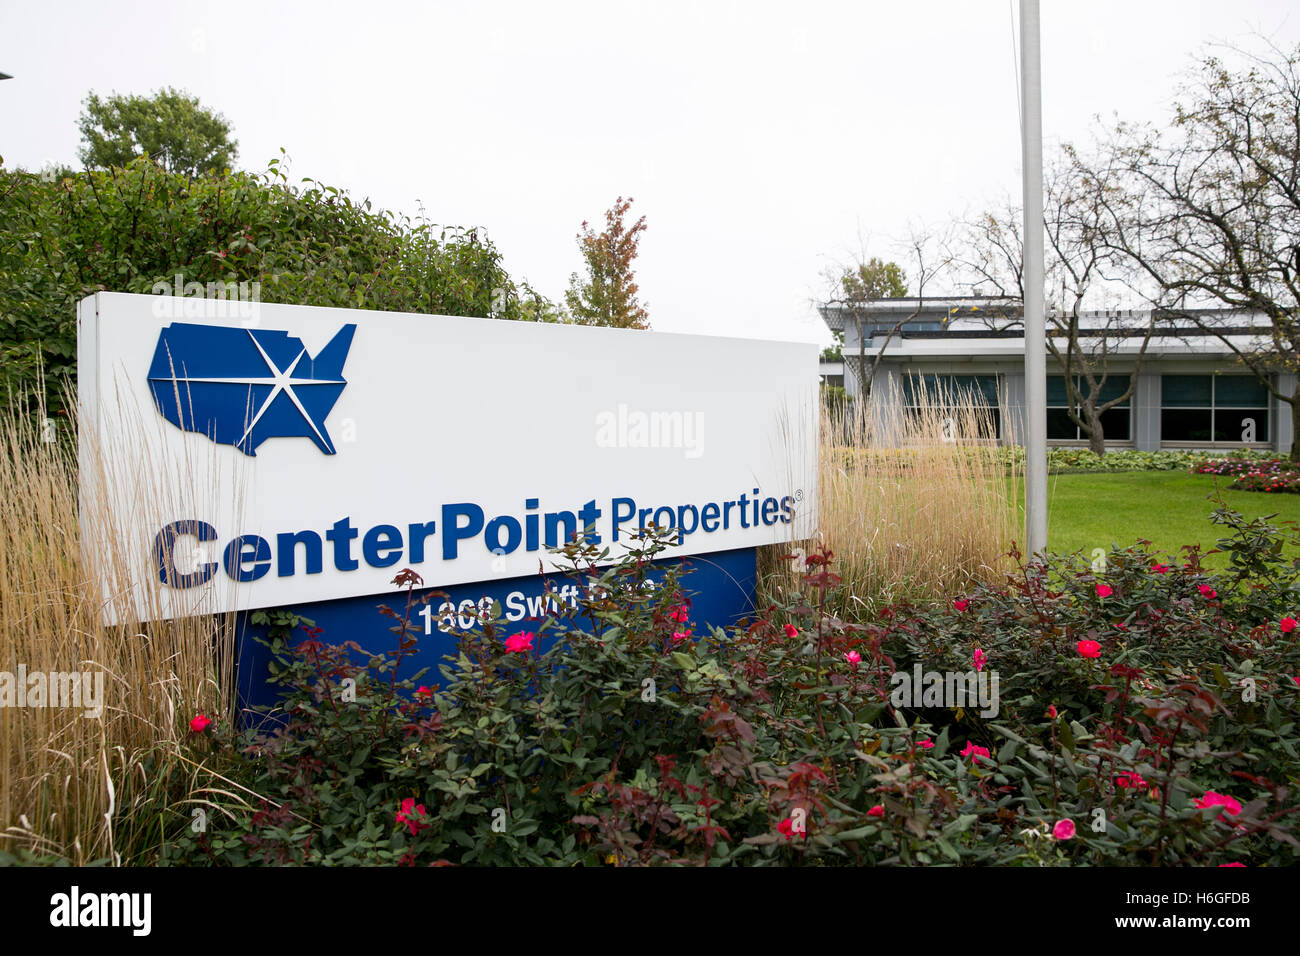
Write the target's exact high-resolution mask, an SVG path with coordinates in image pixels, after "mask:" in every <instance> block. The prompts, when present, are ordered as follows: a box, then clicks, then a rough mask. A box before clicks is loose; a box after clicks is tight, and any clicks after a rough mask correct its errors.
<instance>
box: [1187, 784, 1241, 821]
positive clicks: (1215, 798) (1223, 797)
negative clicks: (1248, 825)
mask: <svg viewBox="0 0 1300 956" xmlns="http://www.w3.org/2000/svg"><path fill="white" fill-rule="evenodd" d="M1192 805H1193V806H1197V807H1202V808H1204V807H1223V809H1222V810H1221V811H1220V812H1219V819H1220V820H1226V819H1227V817H1225V816H1224V814H1225V813H1227V814H1229V815H1231V816H1234V817H1235V816H1236V815H1237V814H1239V813H1240V812H1241V804H1240V803H1238V802H1237V801H1236V800H1234V799H1233V798H1232V797H1230V796H1228V795H1227V794H1226V793H1215V792H1214V791H1213V790H1206V791H1205V796H1203V797H1197V798H1196V799H1195V800H1193V801H1192Z"/></svg>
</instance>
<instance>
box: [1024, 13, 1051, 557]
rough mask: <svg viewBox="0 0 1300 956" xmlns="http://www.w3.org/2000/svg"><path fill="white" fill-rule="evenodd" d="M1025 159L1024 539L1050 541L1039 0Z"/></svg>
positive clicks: (1030, 36) (1028, 47)
mask: <svg viewBox="0 0 1300 956" xmlns="http://www.w3.org/2000/svg"><path fill="white" fill-rule="evenodd" d="M1020 88H1021V91H1022V93H1021V96H1022V107H1021V136H1020V144H1021V165H1022V168H1023V170H1024V210H1025V231H1024V236H1025V248H1024V281H1025V292H1024V296H1025V298H1024V313H1025V419H1024V420H1025V542H1026V553H1027V554H1029V555H1034V554H1037V553H1039V552H1041V551H1043V550H1044V549H1045V548H1046V547H1047V339H1046V334H1045V328H1044V302H1043V103H1042V69H1041V60H1040V53H1039V11H1038V0H1020Z"/></svg>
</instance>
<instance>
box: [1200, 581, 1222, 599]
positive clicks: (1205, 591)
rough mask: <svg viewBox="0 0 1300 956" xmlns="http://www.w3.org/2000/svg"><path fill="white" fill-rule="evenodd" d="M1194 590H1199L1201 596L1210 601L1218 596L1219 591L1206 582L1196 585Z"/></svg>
mask: <svg viewBox="0 0 1300 956" xmlns="http://www.w3.org/2000/svg"><path fill="white" fill-rule="evenodd" d="M1196 590H1198V591H1200V592H1201V597H1203V598H1207V599H1208V600H1211V601H1212V600H1214V599H1215V598H1216V597H1218V596H1219V592H1218V591H1216V590H1214V588H1212V587H1210V586H1209V585H1208V584H1201V585H1198V586H1197V588H1196Z"/></svg>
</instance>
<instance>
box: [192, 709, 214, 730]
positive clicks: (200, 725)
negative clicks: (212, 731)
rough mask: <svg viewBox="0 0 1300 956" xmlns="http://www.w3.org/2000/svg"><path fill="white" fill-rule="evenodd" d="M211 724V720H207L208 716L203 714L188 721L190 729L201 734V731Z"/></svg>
mask: <svg viewBox="0 0 1300 956" xmlns="http://www.w3.org/2000/svg"><path fill="white" fill-rule="evenodd" d="M211 724H212V721H210V720H208V718H207V717H206V716H204V715H203V714H199V715H198V716H197V717H195V718H194V719H193V720H191V721H190V730H192V731H193V732H194V733H196V734H201V733H203V731H205V730H207V729H208V727H209V726H211Z"/></svg>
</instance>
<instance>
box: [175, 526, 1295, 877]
mask: <svg viewBox="0 0 1300 956" xmlns="http://www.w3.org/2000/svg"><path fill="white" fill-rule="evenodd" d="M1215 520H1216V521H1218V522H1219V523H1220V524H1222V525H1224V526H1225V527H1226V528H1227V529H1228V536H1227V537H1226V538H1225V539H1224V540H1223V541H1222V542H1220V548H1221V550H1224V551H1225V552H1226V553H1227V554H1228V555H1229V564H1230V567H1229V569H1228V570H1227V571H1224V572H1212V571H1208V570H1206V569H1205V568H1203V567H1202V565H1201V562H1200V555H1199V553H1198V552H1197V551H1196V550H1195V549H1185V550H1184V551H1183V552H1182V553H1180V554H1178V555H1176V556H1166V555H1157V554H1153V553H1150V552H1149V550H1148V549H1147V546H1146V545H1145V544H1142V543H1139V544H1138V545H1135V546H1133V547H1130V548H1124V549H1118V550H1115V551H1112V552H1111V554H1110V555H1109V556H1108V558H1107V560H1106V562H1105V567H1104V569H1103V570H1094V569H1093V566H1092V564H1091V563H1088V562H1085V561H1084V560H1083V559H1082V558H1081V557H1079V556H1067V557H1053V558H1050V559H1048V560H1047V561H1046V562H1043V561H1032V562H1024V561H1017V571H1016V573H1015V574H1014V575H1012V576H1010V577H1009V578H1008V579H1007V580H1005V581H1004V582H1002V583H1001V584H998V585H996V586H992V585H991V586H984V587H979V588H976V589H974V590H972V591H971V592H970V593H966V594H961V595H952V596H950V597H948V598H946V599H945V600H944V601H943V602H941V603H940V604H938V605H935V606H925V607H912V606H906V605H896V606H893V607H889V608H887V609H885V610H884V611H883V612H881V613H880V614H878V615H877V616H875V617H873V618H870V619H865V620H861V621H853V620H847V619H844V618H842V617H840V616H838V615H837V614H835V613H833V612H832V611H831V610H830V609H831V608H836V607H843V606H845V603H844V602H842V601H839V600H836V598H837V597H838V595H837V593H836V592H837V589H838V588H839V587H840V581H839V578H838V576H837V575H836V574H835V571H834V556H833V555H831V554H829V553H827V552H825V551H820V552H817V553H814V554H812V555H810V556H808V557H807V558H806V559H805V571H806V573H805V574H804V575H803V581H802V586H801V587H800V588H799V589H797V591H795V592H793V593H787V594H785V595H784V596H783V597H782V599H781V600H779V601H775V602H772V603H770V604H768V605H767V606H765V607H763V608H762V609H761V611H760V613H758V614H756V615H755V616H754V617H753V619H752V620H750V621H749V622H747V623H746V624H745V625H744V626H742V627H737V628H733V629H730V630H728V631H725V632H724V631H721V630H717V629H712V628H707V627H705V626H703V625H702V624H701V623H699V622H697V621H695V620H694V619H693V616H692V614H691V611H690V603H689V597H690V593H689V579H690V575H689V573H688V571H685V570H682V569H674V570H670V571H669V572H667V573H666V574H665V575H664V576H663V579H662V581H661V582H660V583H659V584H658V586H655V587H649V586H647V582H648V581H649V580H650V569H651V562H652V561H653V560H654V559H655V558H656V557H659V556H661V554H662V552H663V551H664V549H665V547H666V545H667V539H668V536H667V535H665V534H662V533H659V532H654V531H652V532H650V533H648V534H647V535H646V537H645V538H644V540H643V541H642V542H641V545H640V546H639V547H638V548H637V549H636V550H635V551H634V552H633V553H632V554H630V555H629V556H628V557H627V558H626V559H624V560H622V561H620V562H618V563H617V564H614V565H613V566H612V567H600V566H598V561H599V560H600V559H601V557H602V556H601V555H600V554H599V553H597V552H596V550H595V549H594V548H592V547H590V546H588V545H585V544H581V543H574V544H572V545H570V546H568V547H566V548H565V549H564V551H563V555H562V556H563V558H564V559H565V561H566V562H567V564H568V566H569V567H570V568H571V569H572V570H573V571H574V572H576V573H580V574H581V575H583V576H584V577H587V578H590V579H591V580H593V581H595V582H596V583H597V588H596V589H595V591H594V592H593V594H591V595H589V596H588V598H587V599H585V600H583V601H580V602H579V604H578V606H577V607H576V608H573V609H567V608H563V607H562V608H560V609H559V610H557V611H556V612H555V613H552V614H550V615H548V616H547V617H545V618H544V619H542V620H540V621H537V622H535V625H530V626H532V627H533V630H532V631H531V632H530V633H529V634H526V635H517V636H516V635H510V636H507V635H504V634H503V632H502V631H501V629H500V628H499V627H498V626H497V624H496V623H495V621H494V620H492V619H490V618H489V619H486V620H483V621H481V622H480V624H479V626H478V627H476V628H474V629H473V630H472V631H470V632H468V633H466V634H464V635H463V636H461V637H460V638H459V642H458V646H457V650H456V652H455V653H454V654H452V655H450V656H449V657H448V658H447V659H446V660H445V663H444V664H443V666H442V668H441V672H442V673H441V681H440V682H439V683H436V684H435V683H432V681H431V680H430V679H429V677H428V676H426V675H425V674H423V673H418V672H417V673H414V674H410V675H405V674H402V673H401V669H402V661H403V658H404V657H406V656H409V653H410V651H411V649H412V648H413V647H414V646H415V641H416V640H417V637H418V635H417V634H416V633H415V629H413V628H411V626H410V624H409V622H410V620H411V618H412V615H413V613H415V612H416V611H417V609H418V608H419V607H420V606H421V604H422V602H424V601H427V600H428V599H429V596H423V597H422V596H417V595H416V592H415V587H416V585H417V584H418V583H419V582H418V579H417V578H416V577H415V575H414V574H413V573H412V572H409V571H408V572H403V574H401V575H399V576H398V578H397V579H396V583H397V584H399V586H402V587H404V588H405V589H406V594H407V599H406V603H405V607H404V609H401V610H388V611H386V613H388V614H390V615H391V616H392V617H393V619H394V631H395V641H394V647H393V648H392V649H391V650H390V651H388V652H386V653H384V654H379V655H375V656H373V657H367V656H366V655H359V653H358V650H359V649H358V648H356V646H355V645H351V646H349V645H347V644H346V643H344V644H341V645H339V646H330V645H328V644H326V643H324V642H323V640H322V638H323V635H321V634H320V633H319V632H318V631H316V630H315V629H313V628H310V626H309V627H308V629H307V630H302V629H301V628H298V632H299V633H301V634H303V635H305V638H304V639H301V640H297V641H295V640H294V639H293V637H292V636H291V633H290V629H289V627H288V625H289V624H290V623H292V622H289V621H280V622H279V623H280V625H281V626H280V627H279V628H278V629H277V632H276V634H275V637H274V638H273V641H272V650H273V651H274V653H275V655H276V658H277V661H278V664H277V673H276V675H275V680H276V682H277V683H278V684H279V686H280V687H281V688H282V689H283V691H284V693H285V709H286V716H285V719H284V722H283V723H282V724H281V725H279V726H278V727H274V728H269V729H263V730H262V732H260V733H254V732H252V731H248V732H245V734H244V735H243V737H242V739H241V740H239V742H238V743H236V742H235V740H234V738H233V737H231V736H230V735H229V734H227V733H225V732H224V730H223V731H222V732H220V733H216V734H212V733H211V731H209V733H208V734H205V738H207V739H206V740H205V745H211V746H213V747H215V748H216V751H217V753H216V754H215V755H214V756H213V759H215V760H224V761H225V763H224V764H223V768H224V772H225V773H227V774H228V775H229V776H230V777H231V778H232V779H237V780H238V781H240V785H241V786H243V787H246V788H247V790H248V791H249V792H251V793H255V794H257V795H258V797H257V800H258V801H260V802H258V804H257V805H256V806H255V807H253V808H251V809H243V810H240V809H238V808H233V809H232V808H230V807H227V808H226V809H228V810H230V816H229V817H223V818H222V820H223V822H222V824H221V825H220V826H214V827H212V828H210V829H209V830H208V831H207V832H203V833H198V834H195V833H193V832H190V830H189V828H187V827H186V826H185V825H184V824H186V823H187V822H188V820H187V818H180V819H176V820H173V821H172V825H171V827H170V829H169V831H168V836H167V839H166V840H165V845H164V847H163V850H162V853H161V857H162V859H163V860H164V861H165V862H178V863H202V862H210V863H218V864H226V863H229V864H243V863H253V862H264V861H265V862H296V863H406V864H419V865H425V864H435V863H438V864H441V863H456V864H489V865H490V864H521V863H525V864H527V863H531V864H548V865H571V864H577V863H582V864H589V865H632V864H656V863H660V864H691V865H726V864H749V865H778V864H799V863H812V862H816V863H818V864H821V865H827V864H860V865H861V864H878V865H887V864H909V865H910V864H921V865H925V864H998V865H1056V864H1072V863H1080V864H1094V865H1095V864H1119V865H1126V864H1128V865H1174V864H1181V865H1228V864H1237V863H1244V864H1249V865H1264V864H1268V865H1286V864H1292V865H1294V864H1295V863H1297V862H1300V841H1297V837H1296V820H1297V815H1298V814H1300V801H1298V800H1297V799H1296V797H1295V795H1294V790H1295V787H1296V784H1297V779H1298V778H1300V755H1298V754H1297V750H1296V748H1295V744H1294V743H1293V738H1294V736H1295V728H1296V721H1297V716H1298V715H1300V679H1298V678H1300V640H1298V639H1297V633H1296V632H1295V629H1294V620H1295V618H1294V614H1295V612H1296V610H1297V608H1296V606H1295V604H1296V603H1297V602H1296V599H1295V595H1296V588H1295V584H1296V581H1297V577H1298V576H1300V567H1297V565H1296V564H1293V563H1290V562H1288V561H1287V560H1286V559H1285V558H1284V557H1282V555H1283V553H1284V552H1283V548H1282V543H1283V538H1282V536H1281V532H1279V531H1278V530H1277V529H1276V528H1273V527H1272V526H1269V525H1268V524H1267V523H1266V522H1263V521H1262V520H1261V519H1255V520H1254V521H1246V520H1245V519H1242V518H1241V516H1239V515H1235V514H1234V513H1232V512H1230V511H1226V510H1221V511H1219V512H1216V515H1215ZM1288 620H1289V621H1291V622H1292V627H1290V628H1288V627H1287V625H1286V624H1285V622H1286V621H1288ZM579 624H581V625H582V626H581V627H580V626H579ZM918 666H919V667H920V668H921V669H922V670H923V671H934V672H937V673H940V674H952V675H967V674H968V675H969V676H970V678H971V679H974V678H975V677H976V676H977V675H978V676H980V677H981V678H989V679H992V677H993V676H994V675H996V676H997V677H998V678H999V679H1000V684H998V685H995V686H997V687H998V688H999V695H998V700H997V707H996V709H995V713H986V711H985V710H983V709H982V708H981V707H980V706H978V705H977V704H976V703H974V702H972V701H970V700H967V701H965V702H964V703H962V702H954V701H951V700H949V701H945V702H942V703H939V704H935V703H934V702H932V701H928V700H923V701H909V702H905V703H904V702H899V701H897V700H896V696H895V693H894V692H895V687H896V685H897V681H896V679H895V675H897V674H903V675H905V676H907V675H910V674H911V673H912V672H913V670H914V668H916V667H918ZM347 679H351V680H354V681H355V682H356V684H355V686H356V699H355V701H352V702H347V703H344V702H343V701H342V699H341V694H340V688H341V687H342V683H343V681H344V680H347ZM246 802H249V801H246Z"/></svg>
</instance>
